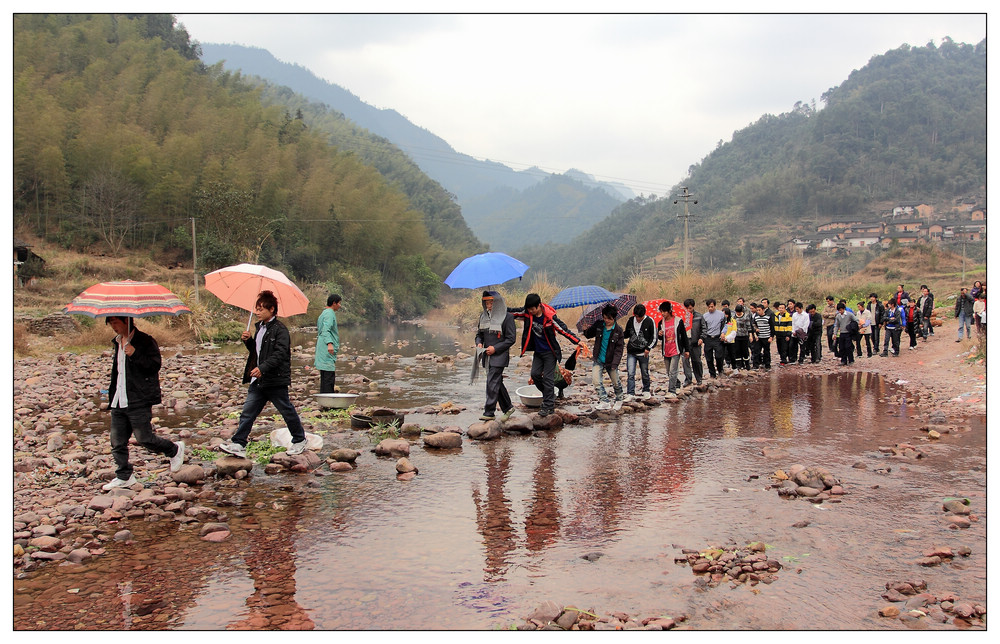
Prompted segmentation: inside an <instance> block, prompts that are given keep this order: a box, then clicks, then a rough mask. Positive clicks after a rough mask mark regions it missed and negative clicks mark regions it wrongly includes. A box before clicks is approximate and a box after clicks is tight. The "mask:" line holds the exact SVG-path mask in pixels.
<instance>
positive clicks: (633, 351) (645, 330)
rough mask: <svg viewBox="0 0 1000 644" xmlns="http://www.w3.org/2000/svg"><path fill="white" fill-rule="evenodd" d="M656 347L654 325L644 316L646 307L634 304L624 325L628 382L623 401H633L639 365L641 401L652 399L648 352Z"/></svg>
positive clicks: (651, 320)
mask: <svg viewBox="0 0 1000 644" xmlns="http://www.w3.org/2000/svg"><path fill="white" fill-rule="evenodd" d="M655 345H656V324H654V323H653V318H651V317H649V316H648V315H646V307H645V306H643V305H642V304H636V305H635V307H634V308H633V309H632V317H631V318H629V321H628V322H627V323H626V324H625V349H626V351H627V353H628V355H627V357H626V359H625V370H626V371H627V372H628V380H626V382H625V393H626V396H625V400H626V401H630V400H635V398H636V395H635V367H636V365H639V373H640V374H641V377H642V394H641V395H640V396H639V397H640V398H642V399H643V400H648V399H649V398H651V397H652V395H653V394H652V393H651V392H650V386H651V384H652V383H651V382H650V380H649V352H650V350H652V348H653V346H655Z"/></svg>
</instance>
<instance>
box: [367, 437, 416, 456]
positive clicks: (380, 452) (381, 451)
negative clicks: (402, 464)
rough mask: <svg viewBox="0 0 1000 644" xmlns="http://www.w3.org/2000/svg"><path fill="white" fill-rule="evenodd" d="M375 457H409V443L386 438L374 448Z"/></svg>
mask: <svg viewBox="0 0 1000 644" xmlns="http://www.w3.org/2000/svg"><path fill="white" fill-rule="evenodd" d="M375 455H376V456H409V455H410V441H408V440H406V439H405V438H386V439H383V440H382V441H381V442H380V443H379V444H378V445H376V446H375Z"/></svg>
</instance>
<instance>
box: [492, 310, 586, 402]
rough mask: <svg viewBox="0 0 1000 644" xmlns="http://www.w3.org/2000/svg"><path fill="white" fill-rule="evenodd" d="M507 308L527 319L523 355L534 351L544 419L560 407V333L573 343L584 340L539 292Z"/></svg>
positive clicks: (534, 372)
mask: <svg viewBox="0 0 1000 644" xmlns="http://www.w3.org/2000/svg"><path fill="white" fill-rule="evenodd" d="M507 311H508V312H510V313H511V314H512V315H513V316H514V317H519V318H524V332H523V333H522V334H521V355H522V356H523V355H524V354H525V352H527V351H533V352H534V357H532V359H531V379H532V381H534V383H535V387H536V388H537V389H538V390H539V391H541V392H542V408H541V410H540V411H539V412H538V415H539V416H541V417H543V418H544V417H545V416H549V415H550V414H552V413H553V412H555V408H556V393H555V378H556V367H558V365H559V362H561V361H562V350H561V349H560V348H559V341H558V340H556V333H558V334H559V335H561V336H563V337H565V338H566V339H567V340H569V341H570V342H572V343H573V344H577V345H578V344H580V339H579V338H578V337H576V336H575V335H573V333H572V332H571V331H570V330H569V327H567V326H566V323H565V322H563V321H562V320H560V319H559V316H558V315H556V310H555V309H554V308H552V307H551V306H549V305H548V304H545V303H544V302H542V298H541V297H540V296H539V295H538V293H528V295H527V296H525V298H524V306H523V307H517V308H514V307H511V308H508V309H507Z"/></svg>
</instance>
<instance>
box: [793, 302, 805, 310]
mask: <svg viewBox="0 0 1000 644" xmlns="http://www.w3.org/2000/svg"><path fill="white" fill-rule="evenodd" d="M795 306H797V307H799V308H800V309H801V308H802V307H804V306H805V305H804V304H803V303H802V302H796V303H795Z"/></svg>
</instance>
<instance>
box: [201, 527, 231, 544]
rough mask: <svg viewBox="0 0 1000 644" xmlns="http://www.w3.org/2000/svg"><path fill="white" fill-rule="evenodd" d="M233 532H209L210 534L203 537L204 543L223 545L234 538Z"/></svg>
mask: <svg viewBox="0 0 1000 644" xmlns="http://www.w3.org/2000/svg"><path fill="white" fill-rule="evenodd" d="M232 534H233V533H232V532H230V531H229V530H219V531H216V532H209V533H208V534H206V535H204V536H202V538H201V540H202V541H210V542H212V543H221V542H223V541H225V540H226V539H228V538H229V537H231V536H232Z"/></svg>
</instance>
